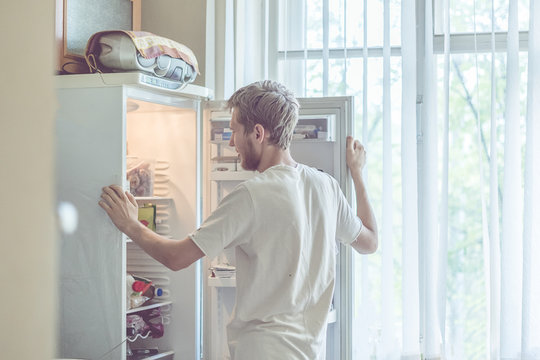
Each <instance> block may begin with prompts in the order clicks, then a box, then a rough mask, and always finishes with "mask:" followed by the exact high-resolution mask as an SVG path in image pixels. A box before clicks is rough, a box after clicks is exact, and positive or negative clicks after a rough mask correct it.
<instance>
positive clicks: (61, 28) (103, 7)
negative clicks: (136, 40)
mask: <svg viewBox="0 0 540 360" xmlns="http://www.w3.org/2000/svg"><path fill="white" fill-rule="evenodd" d="M55 17H56V24H55V43H56V48H57V58H58V61H57V67H56V69H55V70H56V73H57V74H81V73H88V72H89V70H88V66H87V65H86V61H85V59H84V50H85V47H86V42H87V41H88V38H89V37H90V36H91V35H92V34H94V33H96V32H98V31H103V30H133V31H140V30H141V0H94V1H83V0H56V14H55Z"/></svg>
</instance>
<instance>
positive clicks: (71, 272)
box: [56, 73, 211, 360]
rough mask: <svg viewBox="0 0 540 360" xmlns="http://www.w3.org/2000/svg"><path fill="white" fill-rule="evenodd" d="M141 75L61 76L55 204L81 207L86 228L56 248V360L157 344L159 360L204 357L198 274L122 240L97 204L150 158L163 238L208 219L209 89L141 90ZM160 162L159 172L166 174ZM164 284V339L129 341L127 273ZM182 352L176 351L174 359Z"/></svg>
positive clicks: (120, 355)
mask: <svg viewBox="0 0 540 360" xmlns="http://www.w3.org/2000/svg"><path fill="white" fill-rule="evenodd" d="M141 76H142V75H141V74H138V73H132V74H92V75H69V76H59V77H57V89H58V90H57V93H58V101H59V108H58V115H57V126H56V137H57V161H56V164H57V178H58V180H57V184H58V186H57V189H56V192H57V198H58V200H59V201H68V202H71V203H73V204H74V205H75V207H76V208H77V210H78V214H79V226H78V228H77V230H76V231H75V232H74V233H73V234H70V235H63V236H62V239H61V245H60V249H59V258H60V269H59V270H60V278H59V289H60V290H59V301H60V308H59V337H58V338H59V344H58V357H61V358H85V359H115V360H116V359H125V358H126V349H127V344H128V343H129V346H131V347H151V348H156V347H157V348H158V349H159V351H160V355H156V356H154V357H152V358H159V357H162V358H172V356H175V358H179V357H181V358H182V359H200V354H201V351H202V350H201V348H202V344H201V327H200V324H201V316H202V315H201V312H202V308H201V277H200V275H201V268H200V263H199V262H198V263H196V264H193V265H192V266H190V267H189V268H188V269H185V270H183V271H180V272H171V271H169V270H168V269H166V268H164V267H163V266H162V265H161V264H159V263H157V262H155V261H154V260H153V259H151V258H149V257H148V256H147V255H146V254H144V253H143V252H142V251H140V250H138V249H137V246H136V245H135V244H134V243H132V242H130V240H129V239H127V238H126V237H125V236H124V235H123V234H121V233H120V232H119V231H118V230H116V228H115V227H114V225H113V224H112V222H111V221H110V220H109V219H108V217H107V215H106V213H105V212H104V211H103V210H102V209H101V208H100V207H99V206H98V204H97V202H98V200H99V196H100V194H101V188H102V187H103V186H105V185H108V184H120V185H122V186H123V187H124V189H127V188H128V183H127V181H126V159H127V157H128V156H139V157H144V158H151V159H154V160H155V161H156V164H157V169H158V170H157V171H156V177H155V183H154V189H155V191H154V194H153V195H159V196H157V197H147V198H139V199H138V201H139V203H154V204H156V207H157V219H158V224H157V229H156V230H157V232H159V233H161V234H163V235H165V236H170V237H172V238H184V237H185V236H186V234H187V233H189V232H191V231H193V229H195V228H196V227H197V226H198V225H199V223H200V221H201V214H202V207H201V206H202V203H201V201H200V197H201V184H202V171H201V166H200V153H201V151H200V146H201V141H200V136H201V130H200V129H201V124H202V120H201V119H202V113H201V101H204V100H206V99H207V98H209V97H210V96H211V92H210V91H209V90H208V89H205V88H201V87H197V86H192V85H188V86H187V87H186V88H184V89H183V90H181V91H173V90H166V89H165V90H164V89H163V88H159V87H154V86H151V85H146V84H144V81H143V80H144V78H142V77H141ZM160 166H161V170H163V171H161V170H159V169H160ZM127 271H130V272H133V273H137V274H138V275H144V276H146V277H149V278H150V279H152V280H153V281H155V283H156V284H158V285H159V286H162V287H164V288H166V290H167V292H166V294H167V296H166V298H165V299H163V301H164V302H165V304H158V305H154V306H156V307H158V308H160V310H161V311H162V315H161V316H162V323H164V325H163V327H164V335H163V336H162V337H160V338H156V339H153V338H152V337H151V336H150V337H149V338H147V339H144V340H143V339H138V340H137V341H135V342H133V343H132V342H130V341H129V340H128V339H127V338H126V315H128V313H130V312H131V313H133V312H134V311H128V310H127V307H126V295H127V292H126V272H127ZM175 354H176V355H175Z"/></svg>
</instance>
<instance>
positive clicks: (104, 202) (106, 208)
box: [98, 200, 111, 214]
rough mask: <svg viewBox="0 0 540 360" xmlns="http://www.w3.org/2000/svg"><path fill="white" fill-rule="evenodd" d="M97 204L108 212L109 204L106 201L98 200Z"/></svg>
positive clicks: (109, 209)
mask: <svg viewBox="0 0 540 360" xmlns="http://www.w3.org/2000/svg"><path fill="white" fill-rule="evenodd" d="M98 204H99V206H101V208H102V209H103V210H105V212H106V213H107V214H108V213H109V211H111V207H110V206H109V204H107V202H106V201H103V200H100V201H98Z"/></svg>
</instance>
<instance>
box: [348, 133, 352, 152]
mask: <svg viewBox="0 0 540 360" xmlns="http://www.w3.org/2000/svg"><path fill="white" fill-rule="evenodd" d="M352 144H353V137H352V136H350V135H349V136H347V149H349V150H353V146H352Z"/></svg>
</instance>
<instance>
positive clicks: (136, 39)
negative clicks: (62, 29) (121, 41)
mask: <svg viewBox="0 0 540 360" xmlns="http://www.w3.org/2000/svg"><path fill="white" fill-rule="evenodd" d="M111 33H124V34H126V35H128V36H129V38H130V39H131V40H132V41H133V44H134V45H135V47H136V48H137V50H138V51H139V53H140V54H141V56H142V57H144V58H145V59H153V58H156V57H158V56H160V55H169V56H170V57H172V58H176V59H182V60H184V61H185V62H186V63H188V64H189V65H191V66H192V67H193V69H195V71H196V72H197V74H200V72H199V65H198V63H197V58H196V57H195V54H193V51H191V49H190V48H188V47H187V46H185V45H183V44H180V43H178V42H176V41H173V40H171V39H167V38H164V37H161V36H157V35H154V34H152V33H150V32H146V31H125V30H112V31H100V32H97V33H95V34H93V35H92V36H91V37H90V39H88V43H87V44H86V61H87V62H88V64H89V65H90V66H91V63H94V62H95V61H94V60H93V58H94V57H95V56H96V55H95V52H96V47H97V44H98V40H99V38H100V37H101V36H103V35H106V34H111ZM89 60H92V61H89ZM91 67H92V66H91Z"/></svg>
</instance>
